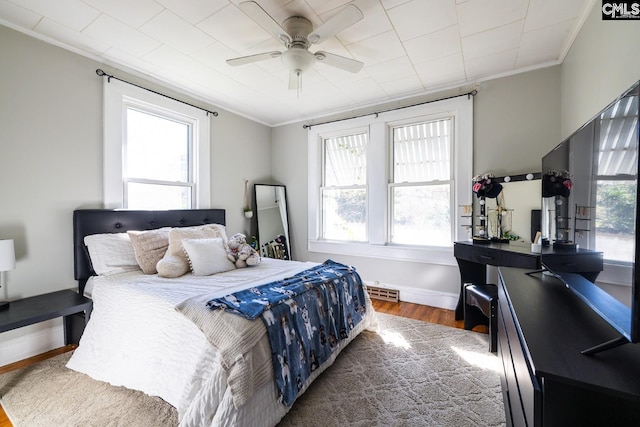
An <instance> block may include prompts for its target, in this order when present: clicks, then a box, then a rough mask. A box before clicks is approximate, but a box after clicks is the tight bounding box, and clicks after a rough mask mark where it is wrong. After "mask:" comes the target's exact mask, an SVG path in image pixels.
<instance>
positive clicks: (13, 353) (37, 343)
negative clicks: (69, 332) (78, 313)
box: [0, 319, 64, 366]
mask: <svg viewBox="0 0 640 427" xmlns="http://www.w3.org/2000/svg"><path fill="white" fill-rule="evenodd" d="M47 323H49V324H48V325H47V326H45V327H43V325H44V323H42V324H39V325H34V326H31V327H30V326H27V327H24V328H21V329H19V330H16V332H15V333H18V331H19V332H21V333H22V334H21V335H16V336H15V337H10V338H8V339H6V340H3V341H2V342H1V343H0V345H1V346H2V352H1V353H0V366H6V365H9V364H11V363H14V362H18V361H20V360H24V359H28V358H29V357H33V356H37V355H39V354H42V353H46V352H47V351H50V350H53V349H56V348H59V347H62V346H64V328H63V327H62V324H61V322H55V319H54V320H53V321H48V322H47ZM51 323H54V324H51Z"/></svg>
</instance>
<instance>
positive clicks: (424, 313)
mask: <svg viewBox="0 0 640 427" xmlns="http://www.w3.org/2000/svg"><path fill="white" fill-rule="evenodd" d="M372 303H373V308H374V309H375V310H376V311H378V312H380V313H387V314H393V315H396V316H402V317H408V318H411V319H417V320H422V321H425V322H431V323H437V324H439V325H445V326H451V327H453V328H460V329H463V328H464V324H463V322H462V320H455V316H454V312H453V310H445V309H442V308H435V307H429V306H426V305H419V304H412V303H408V302H390V301H380V300H376V299H374V300H372ZM474 331H477V332H482V333H488V329H487V328H486V327H484V326H478V327H476V328H474ZM75 348H76V346H75V345H68V346H65V347H61V348H58V349H55V350H51V351H49V352H47V353H43V354H40V355H38V356H34V357H30V358H28V359H25V360H21V361H19V362H15V363H12V364H10V365H6V366H2V367H0V374H3V373H5V372H9V371H13V370H14V369H20V368H24V367H26V366H30V365H33V364H35V363H38V362H40V361H41V360H45V359H48V358H50V357H54V356H57V355H59V354H62V353H66V352H67V351H71V350H73V349H75ZM0 427H13V425H12V424H11V421H9V419H8V418H7V415H6V414H5V412H4V409H2V408H1V407H0Z"/></svg>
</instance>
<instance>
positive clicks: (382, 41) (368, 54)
mask: <svg viewBox="0 0 640 427" xmlns="http://www.w3.org/2000/svg"><path fill="white" fill-rule="evenodd" d="M347 49H349V52H351V54H352V55H353V57H354V58H355V59H357V60H358V61H362V62H364V63H365V64H366V65H373V64H378V63H380V62H385V61H388V60H390V59H394V58H398V57H400V56H404V54H405V53H404V48H403V47H402V43H400V40H399V39H398V37H397V36H396V34H395V32H393V31H387V32H386V33H383V34H379V35H377V36H375V37H370V38H368V39H366V40H362V41H359V42H356V43H353V44H350V45H348V46H347Z"/></svg>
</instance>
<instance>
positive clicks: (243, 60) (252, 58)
mask: <svg viewBox="0 0 640 427" xmlns="http://www.w3.org/2000/svg"><path fill="white" fill-rule="evenodd" d="M280 55H282V52H278V51H277V50H274V51H271V52H264V53H258V54H256V55H249V56H241V57H239V58H232V59H227V64H229V65H232V66H234V67H235V66H236V65H245V64H251V63H252V62H258V61H264V60H266V59H273V58H277V57H279V56H280Z"/></svg>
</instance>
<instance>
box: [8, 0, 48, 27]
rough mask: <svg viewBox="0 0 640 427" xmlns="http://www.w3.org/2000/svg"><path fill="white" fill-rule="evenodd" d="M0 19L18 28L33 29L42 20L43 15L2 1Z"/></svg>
mask: <svg viewBox="0 0 640 427" xmlns="http://www.w3.org/2000/svg"><path fill="white" fill-rule="evenodd" d="M0 19H2V20H5V21H7V22H9V23H13V24H15V25H17V26H18V28H19V27H23V28H28V29H32V28H33V27H35V26H36V24H37V23H38V21H40V19H42V15H40V14H39V13H36V12H33V11H31V10H28V9H25V8H24V7H21V6H18V5H17V4H15V3H12V2H9V1H7V0H0Z"/></svg>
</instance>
